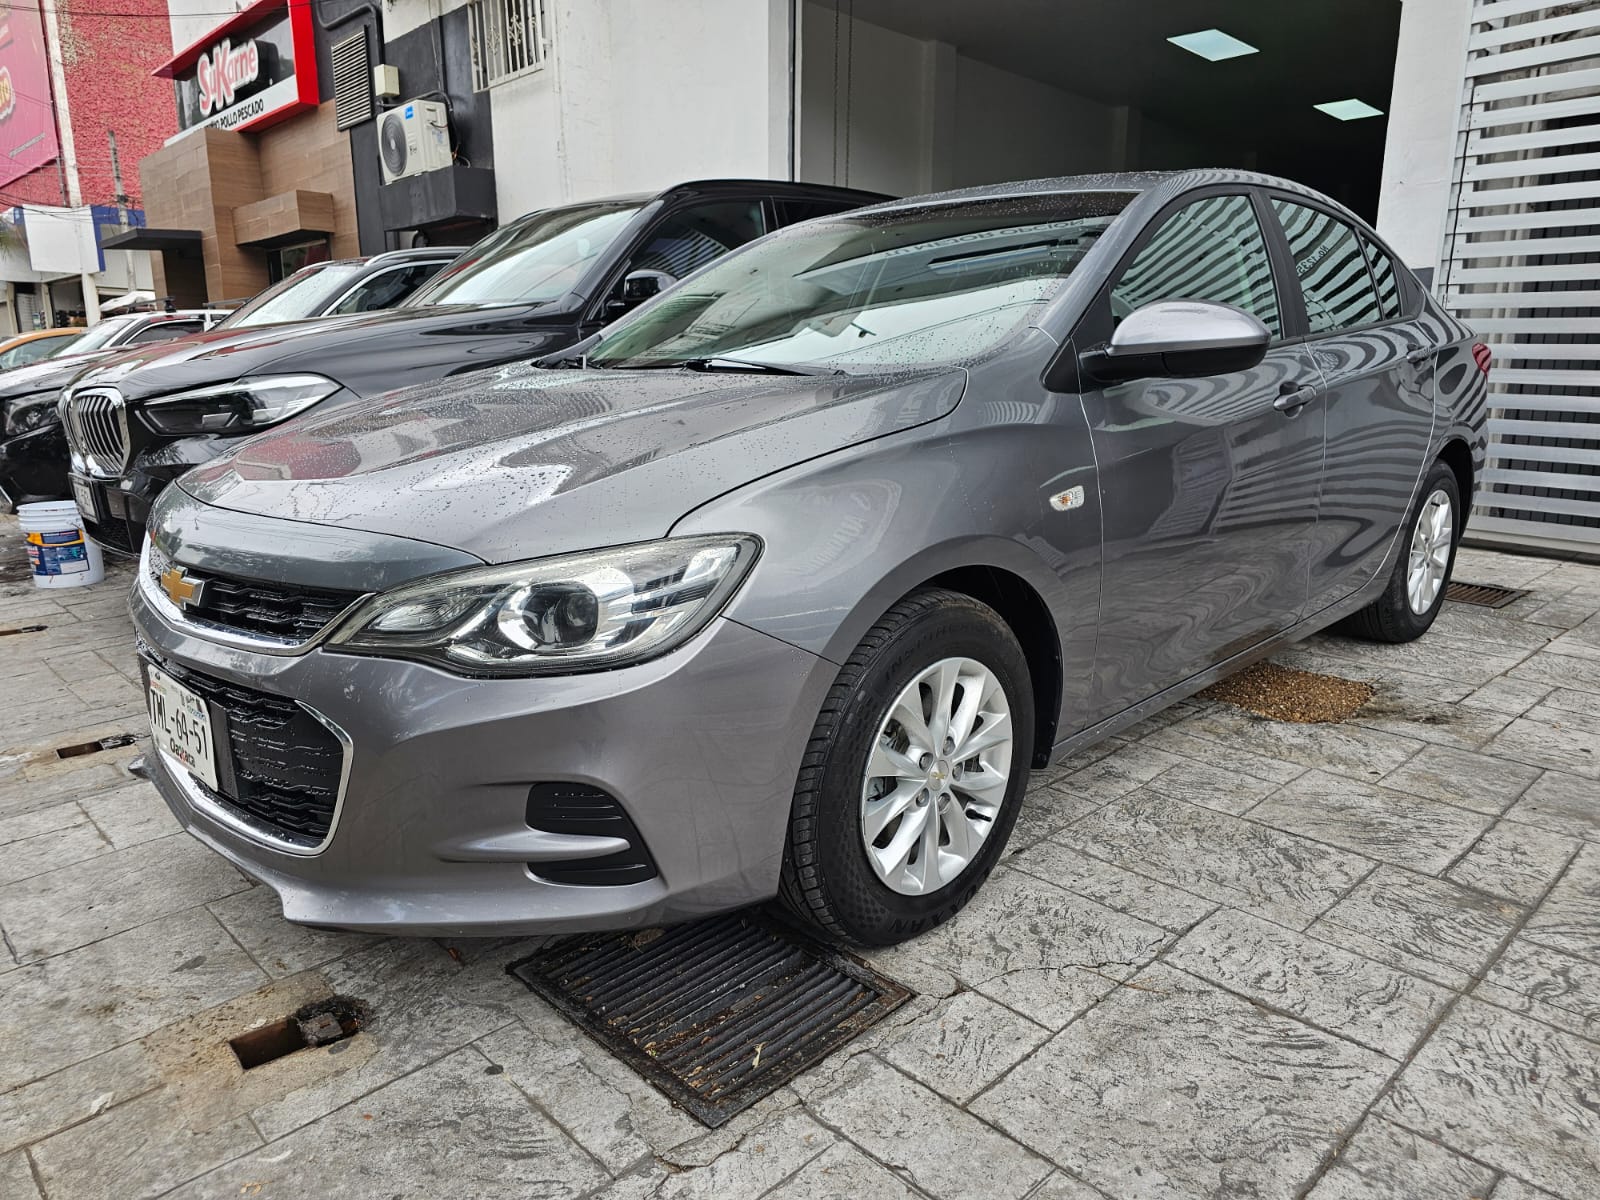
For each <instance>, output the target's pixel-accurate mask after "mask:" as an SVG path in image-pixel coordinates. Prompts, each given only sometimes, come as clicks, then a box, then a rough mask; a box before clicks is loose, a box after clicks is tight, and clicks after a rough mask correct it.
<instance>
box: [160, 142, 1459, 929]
mask: <svg viewBox="0 0 1600 1200" xmlns="http://www.w3.org/2000/svg"><path fill="white" fill-rule="evenodd" d="M1488 369H1489V361H1488V352H1487V350H1485V349H1484V347H1483V346H1481V345H1478V344H1475V343H1474V340H1473V337H1472V335H1471V333H1470V332H1469V331H1468V330H1467V329H1466V328H1465V327H1463V326H1462V325H1460V324H1459V323H1458V322H1456V321H1455V320H1454V319H1452V318H1451V317H1449V316H1447V315H1446V314H1445V313H1444V312H1443V311H1442V310H1441V309H1440V308H1439V306H1438V305H1437V304H1436V303H1435V302H1434V301H1433V300H1432V299H1431V298H1430V297H1429V296H1428V295H1427V294H1426V292H1425V290H1424V289H1423V287H1422V286H1421V284H1420V283H1419V282H1418V281H1417V280H1416V279H1415V278H1414V277H1413V276H1412V274H1411V273H1410V272H1409V271H1408V270H1407V269H1406V268H1405V267H1404V266H1402V265H1401V264H1400V262H1399V261H1398V260H1397V259H1396V258H1395V256H1394V255H1393V253H1392V252H1391V251H1389V250H1388V249H1387V248H1386V247H1385V246H1384V245H1383V243H1382V242H1381V240H1379V239H1378V238H1377V237H1376V236H1375V235H1374V233H1373V232H1372V230H1371V229H1370V228H1368V227H1367V226H1366V225H1365V224H1364V223H1363V222H1362V221H1360V220H1359V219H1358V218H1356V217H1355V216H1353V215H1352V214H1351V213H1349V212H1348V211H1346V210H1345V209H1343V208H1341V207H1340V206H1338V205H1337V204H1335V203H1333V202H1331V201H1329V200H1327V199H1326V198H1324V197H1322V196H1319V195H1316V194H1314V193H1312V192H1310V191H1307V190H1306V189H1304V188H1301V187H1298V186H1297V185H1294V184H1291V183H1287V182H1285V181H1283V180H1279V179H1272V178H1268V177H1264V176H1259V175H1251V174H1244V173H1236V172H1186V173H1181V174H1169V175H1121V176H1098V177H1093V178H1085V179H1061V180H1047V181H1041V182H1035V183H1028V184H1013V185H1007V186H1002V187H994V188H984V189H975V190H970V191H963V192H954V193H948V194H944V195H939V196H932V197H924V198H920V199H914V200H906V201H898V202H895V203H891V204H884V205H880V206H877V207H875V208H870V209H865V210H860V211H857V212H852V213H849V214H846V215H842V216H836V217H831V218H827V219H823V220H819V221H813V222H810V223H807V224H803V225H798V226H795V227H793V228H790V229H787V230H784V231H782V232H780V233H777V234H774V235H772V236H769V237H767V238H764V239H762V240H760V241H758V242H755V243H752V244H751V245H750V246H748V247H747V248H745V249H743V250H741V251H738V252H736V253H734V254H731V255H729V256H728V257H726V258H724V259H721V260H719V261H718V262H716V263H715V264H713V265H711V266H709V267H707V268H705V269H703V270H702V271H700V272H699V273H698V274H696V275H694V276H692V277H690V278H689V279H687V280H685V281H684V282H683V283H681V284H680V285H678V286H677V287H674V288H672V289H671V290H669V291H667V292H665V293H663V294H662V295H661V296H659V297H658V298H656V299H655V300H653V301H651V302H650V303H648V304H646V305H645V306H644V307H642V308H640V309H638V310H636V311H635V312H634V313H632V314H630V315H629V316H627V317H625V318H624V319H622V320H621V321H619V322H617V323H616V324H615V325H613V326H611V327H610V328H608V329H607V330H605V331H603V332H602V333H601V334H600V335H598V336H597V337H596V338H591V339H590V340H589V341H587V342H585V343H582V344H580V345H579V346H578V347H577V348H576V349H575V350H574V351H572V352H570V353H568V354H565V355H563V356H562V357H560V358H559V359H554V360H547V361H545V362H542V363H539V364H535V365H527V366H519V367H513V368H505V369H500V370H496V371H492V372H487V373H479V374H477V375H471V376H464V377H457V378H454V379H451V380H448V381H443V382H440V383H437V384H432V385H429V386H427V387H423V388H417V389H413V390H410V391H405V392H399V393H392V394H389V395H386V396H380V397H376V398H374V399H372V400H369V401H366V402H363V403H361V404H358V405H356V406H353V407H349V408H343V409H340V410H338V411H336V412H329V413H327V414H324V415H317V414H310V415H308V416H307V417H305V418H301V419H298V420H297V421H295V422H292V423H290V424H289V425H287V426H285V427H284V428H283V429H282V430H281V431H278V432H274V433H271V434H267V435H263V436H261V437H258V438H256V439H253V440H251V441H248V442H246V443H244V444H243V445H241V446H240V447H239V448H238V449H237V450H236V451H234V452H233V453H232V454H231V455H230V456H228V457H226V458H224V459H221V460H218V461H217V462H215V463H212V464H208V465H207V466H205V467H202V468H200V469H198V470H196V471H195V472H192V473H191V474H189V475H187V476H185V477H184V478H183V479H182V480H181V481H180V485H179V486H178V487H174V488H171V489H169V490H168V491H167V492H166V494H165V495H164V497H163V499H162V501H161V503H160V504H159V506H158V508H157V510H156V511H155V513H154V516H153V519H152V521H151V532H152V536H151V538H150V540H149V542H148V543H147V545H146V547H145V553H144V557H143V561H142V563H141V567H140V572H139V580H138V584H137V587H136V588H135V591H134V596H133V609H134V617H135V620H136V623H137V626H138V631H139V636H140V639H141V654H142V656H143V659H144V662H145V664H146V668H147V675H148V682H149V696H150V707H151V716H152V723H153V726H154V732H155V741H156V746H157V751H156V753H155V754H153V755H152V756H151V758H152V764H153V768H154V770H153V774H154V778H155V780H156V782H157V784H158V785H159V786H160V788H161V791H162V793H163V794H164V795H165V797H166V799H167V802H168V803H169V804H170V805H171V807H172V809H173V811H174V812H175V813H176V814H177V815H178V817H179V819H180V820H181V821H182V822H183V823H184V825H185V826H187V827H188V829H189V830H191V831H192V832H193V833H194V834H195V836H197V837H199V838H200V839H201V840H202V841H204V842H205V843H206V844H208V845H210V846H211V847H213V848H214V849H216V850H217V851H218V852H220V853H221V854H223V855H225V856H226V857H227V858H229V859H230V860H232V861H233V862H235V863H237V864H238V865H239V866H240V867H241V868H242V869H243V870H245V871H247V872H249V873H250V874H251V875H253V876H255V877H257V878H259V879H262V880H264V881H265V882H267V883H268V884H270V885H271V886H272V887H273V888H275V889H276V890H277V892H278V893H279V895H280V896H281V897H282V900H283V906H284V912H285V915H286V916H288V917H289V918H290V919H292V920H296V921H302V922H308V923H312V924H316V925H332V926H342V927H347V928H356V929H366V930H381V931H395V932H398V931H405V932H413V933H416V932H428V933H435V934H464V933H491V932H534V931H540V932H554V931H571V930H581V929H591V928H598V927H608V926H625V925H640V924H655V923H660V922H665V921H672V920H681V919H685V918H690V917H695V916H699V915H702V914H707V913H712V912H717V911H720V910H725V909H730V908H734V907H737V906H740V905H745V904H750V903H752V902H759V901H765V900H769V899H771V898H773V897H774V896H778V897H780V898H781V900H782V902H783V903H785V904H786V905H787V906H788V907H789V908H791V909H792V910H793V911H794V912H795V913H796V914H798V915H799V916H800V917H802V918H804V919H806V920H808V921H810V922H811V923H812V924H813V925H815V926H816V927H818V928H819V929H821V930H822V931H823V932H825V933H826V934H829V935H832V936H836V937H839V938H844V939H850V940H853V941H856V942H860V943H867V944H882V943H890V942H895V941H899V940H901V939H904V938H908V937H912V936H914V935H916V934H917V933H918V932H920V931H922V930H925V929H928V928H929V927H931V926H933V925H935V924H937V923H938V922H940V921H943V920H945V919H946V918H948V917H949V916H950V915H951V914H953V913H954V912H956V911H957V910H958V909H959V908H961V906H962V905H963V904H965V903H966V902H967V901H968V900H969V899H970V898H971V896H972V895H973V893H974V892H975V891H976V890H977V889H978V888H979V887H980V886H981V885H982V883H983V881H984V879H985V877H986V876H987V875H988V874H989V872H990V870H991V869H992V868H993V866H994V864H995V861H996V859H997V858H998V857H999V855H1000V853H1001V851H1002V850H1003V848H1004V846H1005V843H1006V839H1007V838H1008V836H1009V835H1010V832H1011V829H1012V825H1013V823H1014V822H1015V821H1016V819H1017V814H1018V810H1019V808H1020V807H1021V805H1022V804H1023V803H1024V800H1023V793H1024V790H1025V788H1026V784H1027V779H1028V773H1029V770H1030V769H1031V768H1038V767H1042V766H1044V765H1046V764H1047V763H1048V762H1050V761H1051V759H1052V757H1055V758H1060V757H1061V756H1064V755H1067V754H1071V753H1072V752H1074V751H1075V750H1077V749H1078V748H1080V747H1082V746H1085V745H1087V744H1089V743H1091V742H1093V741H1095V740H1097V739H1099V738H1103V737H1105V736H1107V735H1108V734H1111V733H1114V732H1116V731H1117V730H1119V729H1122V728H1123V727H1125V726H1128V725H1130V724H1132V723H1134V722H1135V721H1138V720H1139V719H1140V718H1142V717H1144V716H1147V715H1148V714H1150V713H1152V712H1154V711H1156V710H1157V709H1159V708H1161V707H1163V706H1164V705H1168V704H1171V703H1172V702H1174V701H1176V700H1179V699H1181V698H1183V697H1185V696H1188V695H1191V694H1192V693H1194V692H1196V691H1197V690H1199V689H1200V688H1202V687H1204V686H1205V685H1206V684H1208V683H1210V682H1212V681H1213V680H1216V679H1218V678H1220V677H1222V676H1224V675H1227V674H1229V673H1230V672H1233V671H1236V670H1238V669H1239V668H1240V667H1242V666H1244V665H1246V664H1248V663H1250V662H1252V661H1253V660H1255V659H1258V658H1260V657H1262V656H1263V655H1265V654H1267V653H1269V652H1271V651H1272V650H1273V649H1274V648H1276V647H1278V646H1281V645H1283V644H1284V643H1285V642H1288V641H1292V640H1294V639H1297V638H1301V637H1304V636H1306V635H1307V634H1309V633H1311V632H1313V631H1315V630H1318V629H1322V628H1325V627H1327V626H1330V625H1333V624H1335V623H1342V626H1343V627H1344V628H1346V629H1348V630H1349V631H1351V632H1352V633H1354V634H1357V635H1359V636H1363V637H1368V638H1375V639H1380V640H1387V641H1407V640H1410V639H1413V638H1416V637H1418V636H1420V635H1421V634H1422V633H1423V632H1425V631H1426V630H1427V629H1428V627H1429V625H1430V624H1431V623H1432V622H1433V620H1434V617H1435V616H1436V614H1437V613H1438V611H1439V606H1440V604H1441V603H1442V600H1443V594H1444V585H1445V583H1446V581H1447V579H1448V577H1449V573H1450V567H1451V563H1452V559H1453V556H1454V552H1455V547H1456V544H1457V541H1458V539H1459V537H1460V535H1461V531H1462V528H1463V526H1464V525H1465V522H1466V519H1467V513H1468V511H1469V506H1470V504H1471V502H1472V495H1473V487H1474V480H1475V479H1476V478H1477V477H1478V476H1479V475H1480V474H1481V471H1482V468H1483V460H1484V444H1485V439H1484V415H1485V396H1486V391H1487V387H1486V376H1487V372H1488Z"/></svg>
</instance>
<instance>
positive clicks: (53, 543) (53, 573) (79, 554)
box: [17, 500, 106, 588]
mask: <svg viewBox="0 0 1600 1200" xmlns="http://www.w3.org/2000/svg"><path fill="white" fill-rule="evenodd" d="M17 520H18V522H20V523H21V525H22V536H23V540H24V541H26V542H27V543H28V561H29V562H31V563H32V564H33V586H34V587H42V588H69V587H87V586H88V585H89V584H91V583H99V582H100V581H101V580H102V579H104V578H105V576H106V568H105V560H104V559H102V558H101V557H100V547H99V546H97V545H95V544H94V543H93V542H92V541H90V540H89V538H88V535H87V534H85V533H84V532H83V522H82V520H81V519H79V517H78V506H77V505H75V504H74V503H72V501H70V500H52V501H49V502H47V503H43V504H19V505H17Z"/></svg>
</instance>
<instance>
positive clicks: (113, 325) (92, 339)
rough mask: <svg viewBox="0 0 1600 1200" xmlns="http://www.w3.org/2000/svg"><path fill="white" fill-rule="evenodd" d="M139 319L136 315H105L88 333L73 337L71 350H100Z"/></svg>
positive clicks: (75, 352) (75, 351) (74, 351)
mask: <svg viewBox="0 0 1600 1200" xmlns="http://www.w3.org/2000/svg"><path fill="white" fill-rule="evenodd" d="M138 320H139V318H138V317H133V316H128V317H107V318H106V319H105V320H104V321H101V322H100V324H98V325H96V326H95V327H94V328H93V329H91V330H89V332H88V333H86V334H84V335H83V336H82V337H80V338H74V339H73V342H72V352H73V353H74V354H77V353H78V352H79V351H82V350H100V349H102V348H104V347H106V346H109V345H110V344H111V342H112V340H113V339H114V338H116V336H117V335H118V334H122V333H127V332H128V326H130V325H132V324H134V323H135V322H137V321H138Z"/></svg>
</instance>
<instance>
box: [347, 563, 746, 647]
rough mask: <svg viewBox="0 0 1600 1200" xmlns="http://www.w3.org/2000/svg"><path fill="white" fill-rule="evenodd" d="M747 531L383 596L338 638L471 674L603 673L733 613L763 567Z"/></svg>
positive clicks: (444, 578) (484, 573)
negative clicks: (731, 601) (728, 608)
mask: <svg viewBox="0 0 1600 1200" xmlns="http://www.w3.org/2000/svg"><path fill="white" fill-rule="evenodd" d="M760 547H761V543H760V541H759V540H758V539H756V538H754V537H750V536H748V535H743V534H727V535H719V536H712V537H687V538H670V539H667V540H665V541H660V542H645V543H641V544H639V545H635V546H624V547H621V548H619V549H615V550H600V551H594V552H591V553H585V554H572V555H565V556H563V557H560V558H547V559H540V560H537V561H535V562H528V563H519V564H515V565H512V566H504V567H477V568H473V569H471V570H467V571H456V572H452V573H450V574H448V575H439V576H435V577H433V578H432V579H424V580H421V581H419V582H417V583H412V584H406V585H404V586H402V587H399V588H396V589H394V590H393V591H390V592H385V593H383V594H381V595H378V596H374V597H373V598H372V599H371V600H369V601H367V603H366V604H364V605H363V606H362V607H361V608H359V609H357V610H356V611H355V612H354V613H352V614H351V615H350V617H349V618H347V619H346V621H345V622H344V624H343V625H341V626H340V628H339V629H338V630H337V631H335V633H334V634H333V636H332V637H331V638H330V639H329V645H330V646H331V647H335V648H337V649H340V650H348V651H353V652H357V653H362V654H381V655H385V656H389V657H397V658H420V659H424V660H426V661H430V662H434V663H437V664H439V665H440V666H443V667H446V668H449V669H451V670H454V671H457V672H460V673H464V674H469V675H551V674H560V673H563V672H571V671H592V670H599V669H602V668H606V667H615V666H621V665H623V664H628V663H635V662H639V661H641V660H643V659H646V658H653V657H655V656H657V655H661V654H665V653H667V652H668V651H669V650H672V649H674V648H676V647H678V646H681V645H682V644H683V643H684V642H686V641H687V640H688V639H689V638H691V637H693V636H694V635H695V634H696V633H698V632H699V631H700V630H701V629H704V628H705V626H706V624H707V623H708V622H709V621H710V620H711V619H712V618H713V617H715V616H716V615H717V613H718V612H720V611H721V610H722V606H723V605H724V604H726V603H727V601H728V597H730V596H731V595H732V594H733V593H734V591H735V590H736V589H737V588H738V586H739V584H740V582H741V581H743V579H744V577H745V576H746V575H747V574H748V573H749V571H750V568H751V566H753V565H754V563H755V560H756V555H757V554H758V553H759V552H760Z"/></svg>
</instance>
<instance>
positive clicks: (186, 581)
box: [161, 567, 206, 608]
mask: <svg viewBox="0 0 1600 1200" xmlns="http://www.w3.org/2000/svg"><path fill="white" fill-rule="evenodd" d="M205 588H206V583H205V580H203V579H190V578H189V577H188V576H187V575H185V574H184V573H183V568H182V567H173V568H172V569H171V570H169V571H167V572H166V573H165V574H164V575H162V576H161V590H162V591H163V592H165V593H166V594H167V599H169V600H171V601H172V602H173V603H174V604H176V605H177V606H178V607H179V608H187V607H188V606H189V605H191V604H199V603H200V596H201V593H202V592H204V591H205Z"/></svg>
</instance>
